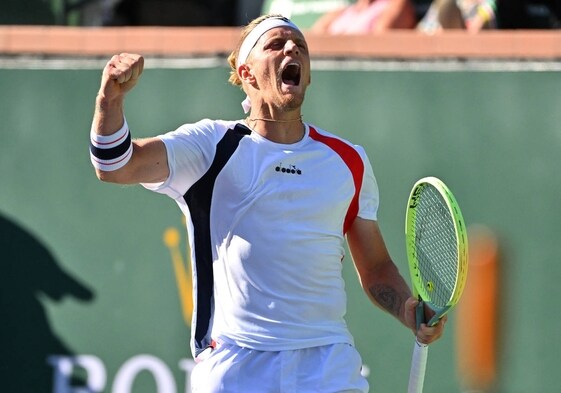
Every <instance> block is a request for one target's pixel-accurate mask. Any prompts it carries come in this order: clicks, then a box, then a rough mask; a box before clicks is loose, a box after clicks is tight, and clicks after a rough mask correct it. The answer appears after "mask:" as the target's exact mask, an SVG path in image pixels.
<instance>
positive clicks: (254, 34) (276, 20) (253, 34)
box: [236, 16, 300, 67]
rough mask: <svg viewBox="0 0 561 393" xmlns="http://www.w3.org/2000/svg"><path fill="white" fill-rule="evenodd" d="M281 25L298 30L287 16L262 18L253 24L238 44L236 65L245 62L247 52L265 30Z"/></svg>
mask: <svg viewBox="0 0 561 393" xmlns="http://www.w3.org/2000/svg"><path fill="white" fill-rule="evenodd" d="M282 26H285V27H290V28H292V29H294V30H298V31H300V29H299V28H298V26H296V25H295V24H294V23H292V22H291V21H290V20H288V19H287V18H284V17H281V16H274V17H271V18H267V19H264V20H263V21H261V22H260V23H259V24H258V25H257V26H255V27H254V28H253V30H251V31H250V32H249V34H248V35H247V37H245V39H244V40H243V42H242V44H241V46H240V51H239V53H238V61H237V63H236V64H237V66H238V67H239V66H240V65H242V64H244V63H245V61H246V60H247V57H248V56H249V53H250V52H251V50H252V49H253V47H254V46H255V44H257V41H259V38H261V36H262V35H263V34H265V33H266V32H267V31H269V30H271V29H274V28H275V27H282Z"/></svg>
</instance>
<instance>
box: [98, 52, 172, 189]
mask: <svg viewBox="0 0 561 393" xmlns="http://www.w3.org/2000/svg"><path fill="white" fill-rule="evenodd" d="M143 69H144V58H143V57H142V56H140V55H137V54H129V53H121V54H120V55H115V56H113V57H112V58H111V60H110V61H109V62H108V63H107V64H106V66H105V68H104V69H103V74H102V77H101V86H100V88H99V92H98V94H97V97H96V102H95V112H94V117H93V124H92V130H91V147H90V152H91V158H92V163H93V165H94V167H95V170H96V175H97V177H98V178H99V179H100V180H103V181H108V182H113V183H120V184H135V183H157V182H161V181H164V180H165V179H167V177H168V175H169V169H168V165H167V154H166V149H165V146H164V144H163V142H162V141H161V140H160V139H158V138H146V139H140V140H133V141H131V135H130V131H129V130H128V125H127V124H126V122H125V116H124V102H125V96H126V95H127V93H128V92H129V91H130V90H131V89H132V88H133V87H134V86H135V85H136V84H137V82H138V80H139V78H140V75H141V74H142V71H143Z"/></svg>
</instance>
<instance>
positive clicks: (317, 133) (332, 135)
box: [308, 124, 366, 157]
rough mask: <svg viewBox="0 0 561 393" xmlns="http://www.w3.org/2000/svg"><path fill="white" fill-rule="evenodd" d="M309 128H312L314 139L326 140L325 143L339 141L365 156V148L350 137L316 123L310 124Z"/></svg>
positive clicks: (311, 132) (311, 134)
mask: <svg viewBox="0 0 561 393" xmlns="http://www.w3.org/2000/svg"><path fill="white" fill-rule="evenodd" d="M308 127H309V130H310V137H311V138H312V139H315V140H318V141H320V142H324V143H328V144H329V142H330V141H331V142H333V141H337V142H336V143H343V144H345V145H347V146H349V147H350V148H352V149H353V150H356V151H357V153H359V154H360V155H361V156H363V157H364V156H365V155H366V154H365V151H364V148H363V147H362V146H361V145H357V144H355V143H353V142H352V141H350V140H349V139H346V138H344V137H342V136H340V135H339V134H338V133H336V132H333V131H327V130H325V129H323V128H321V127H318V126H316V125H315V124H308Z"/></svg>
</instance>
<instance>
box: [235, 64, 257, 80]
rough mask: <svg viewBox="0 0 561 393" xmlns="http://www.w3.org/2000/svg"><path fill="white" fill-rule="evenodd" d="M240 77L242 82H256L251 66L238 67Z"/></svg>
mask: <svg viewBox="0 0 561 393" xmlns="http://www.w3.org/2000/svg"><path fill="white" fill-rule="evenodd" d="M238 76H239V77H240V80H241V81H242V82H246V83H253V82H254V81H255V77H254V76H253V71H252V69H251V66H250V65H249V64H242V65H240V66H239V67H238Z"/></svg>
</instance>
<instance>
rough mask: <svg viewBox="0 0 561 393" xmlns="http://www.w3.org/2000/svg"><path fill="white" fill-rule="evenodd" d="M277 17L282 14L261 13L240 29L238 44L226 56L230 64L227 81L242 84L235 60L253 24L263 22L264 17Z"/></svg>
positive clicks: (236, 84)
mask: <svg viewBox="0 0 561 393" xmlns="http://www.w3.org/2000/svg"><path fill="white" fill-rule="evenodd" d="M279 17H282V15H280V14H268V15H262V16H259V17H257V18H255V19H253V20H252V21H251V22H249V23H248V24H247V25H246V26H245V27H244V28H243V29H242V31H241V34H240V39H239V41H238V45H236V49H234V50H233V51H232V53H230V56H228V64H229V65H230V77H229V78H228V82H230V83H231V84H233V85H234V86H240V87H241V85H242V81H241V80H240V77H239V75H238V69H237V62H238V55H239V54H240V47H241V46H242V43H243V42H244V40H245V38H246V37H247V36H248V34H249V33H251V31H252V30H253V29H254V28H255V26H257V25H258V24H259V23H261V22H263V21H264V20H265V19H269V18H279Z"/></svg>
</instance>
